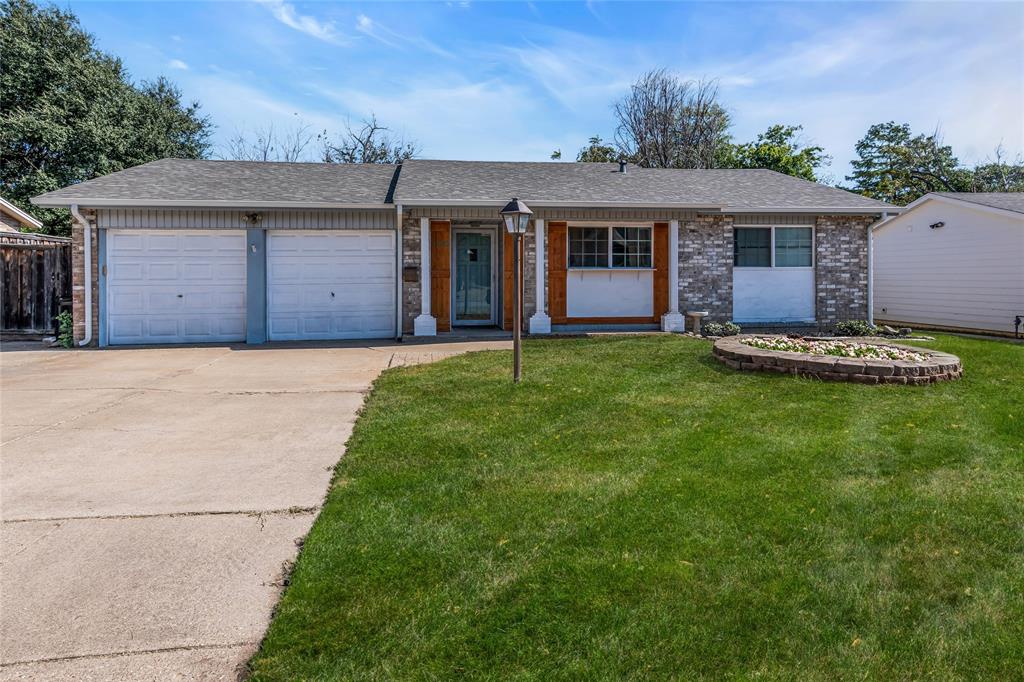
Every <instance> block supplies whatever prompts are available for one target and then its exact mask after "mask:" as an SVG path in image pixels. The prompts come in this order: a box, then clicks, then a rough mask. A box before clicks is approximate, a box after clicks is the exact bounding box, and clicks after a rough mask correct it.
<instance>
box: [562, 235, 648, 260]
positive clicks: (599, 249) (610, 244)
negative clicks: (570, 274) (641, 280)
mask: <svg viewBox="0 0 1024 682" xmlns="http://www.w3.org/2000/svg"><path fill="white" fill-rule="evenodd" d="M651 245H652V244H651V228H649V227H570V228H569V267H570V268H608V267H611V268H650V267H652V265H653V254H652V251H651Z"/></svg>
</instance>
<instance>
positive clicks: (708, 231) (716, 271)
mask: <svg viewBox="0 0 1024 682" xmlns="http://www.w3.org/2000/svg"><path fill="white" fill-rule="evenodd" d="M732 220H733V219H732V216H723V215H704V216H698V217H697V218H696V219H694V220H688V221H686V222H685V223H684V224H683V225H682V232H681V234H680V247H681V248H680V250H679V295H680V302H681V308H682V312H683V313H685V312H687V311H690V310H706V311H708V313H709V317H708V318H707V319H706V320H705V321H706V322H711V321H715V322H728V321H730V320H732Z"/></svg>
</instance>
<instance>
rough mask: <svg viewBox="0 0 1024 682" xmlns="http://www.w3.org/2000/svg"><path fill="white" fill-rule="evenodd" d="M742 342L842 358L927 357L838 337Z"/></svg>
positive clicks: (915, 359) (759, 338)
mask: <svg viewBox="0 0 1024 682" xmlns="http://www.w3.org/2000/svg"><path fill="white" fill-rule="evenodd" d="M743 343H745V344H746V345H748V346H753V347H754V348H761V349H763V350H781V351H788V352H791V353H810V354H811V355H837V356H839V357H842V358H873V359H875V360H907V361H909V362H924V361H925V360H926V359H927V356H925V355H924V354H922V353H917V352H915V351H912V350H909V349H906V348H898V347H896V346H880V345H877V344H873V343H860V342H856V341H841V340H839V339H824V340H820V339H791V338H787V337H784V336H771V337H763V336H754V337H751V338H748V339H746V340H744V341H743Z"/></svg>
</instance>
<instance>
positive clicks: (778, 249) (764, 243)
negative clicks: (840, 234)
mask: <svg viewBox="0 0 1024 682" xmlns="http://www.w3.org/2000/svg"><path fill="white" fill-rule="evenodd" d="M813 248H814V231H813V229H812V228H810V227H737V228H736V229H735V230H734V232H733V246H732V255H733V260H732V263H733V265H734V266H736V267H738V268H809V267H811V266H812V265H814V254H813V253H812V249H813Z"/></svg>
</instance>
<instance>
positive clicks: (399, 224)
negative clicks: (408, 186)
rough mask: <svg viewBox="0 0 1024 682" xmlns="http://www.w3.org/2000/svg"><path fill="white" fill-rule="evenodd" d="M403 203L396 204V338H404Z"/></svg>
mask: <svg viewBox="0 0 1024 682" xmlns="http://www.w3.org/2000/svg"><path fill="white" fill-rule="evenodd" d="M403 285H404V282H402V205H401V204H395V340H396V341H401V340H402V286H403Z"/></svg>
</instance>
